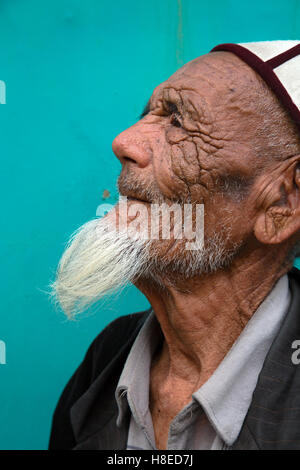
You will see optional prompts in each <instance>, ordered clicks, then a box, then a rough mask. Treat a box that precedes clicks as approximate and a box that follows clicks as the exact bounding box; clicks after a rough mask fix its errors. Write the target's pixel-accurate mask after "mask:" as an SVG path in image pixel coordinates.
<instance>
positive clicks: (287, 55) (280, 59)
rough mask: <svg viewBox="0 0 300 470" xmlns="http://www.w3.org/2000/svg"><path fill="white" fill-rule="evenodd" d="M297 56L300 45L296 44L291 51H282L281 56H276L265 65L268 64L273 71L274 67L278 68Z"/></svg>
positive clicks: (299, 51) (299, 52)
mask: <svg viewBox="0 0 300 470" xmlns="http://www.w3.org/2000/svg"><path fill="white" fill-rule="evenodd" d="M299 54H300V44H297V45H296V46H294V47H292V48H291V49H288V50H287V51H284V52H282V53H281V54H278V55H277V56H275V57H273V58H272V59H269V60H267V62H266V63H267V64H269V65H270V66H271V67H272V69H275V68H276V67H279V65H282V64H283V63H284V62H287V61H288V60H290V59H292V58H293V57H296V56H297V55H299Z"/></svg>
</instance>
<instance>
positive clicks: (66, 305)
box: [50, 209, 238, 317]
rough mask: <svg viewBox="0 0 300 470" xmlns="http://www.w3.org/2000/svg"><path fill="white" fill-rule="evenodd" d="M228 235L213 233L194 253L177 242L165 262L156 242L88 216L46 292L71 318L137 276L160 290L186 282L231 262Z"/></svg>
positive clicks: (75, 235)
mask: <svg viewBox="0 0 300 470" xmlns="http://www.w3.org/2000/svg"><path fill="white" fill-rule="evenodd" d="M114 210H115V209H113V211H114ZM113 211H112V212H113ZM110 214H111V213H110ZM229 233H230V232H229V231H228V230H227V231H226V232H225V231H219V233H215V234H214V235H213V236H212V237H211V238H210V239H209V240H206V242H205V247H204V248H202V249H199V250H194V251H186V250H185V249H184V243H183V241H182V240H181V245H180V249H179V250H178V251H177V253H176V258H175V256H174V259H171V260H170V259H169V260H168V261H166V260H163V259H162V257H161V256H160V254H159V249H158V248H159V241H157V240H156V241H155V242H152V240H150V239H146V240H145V239H141V237H140V236H139V233H138V232H137V233H136V234H134V235H133V234H132V233H131V234H130V235H129V234H128V232H127V231H126V229H125V230H121V229H120V228H119V229H118V230H117V229H116V226H115V224H113V223H112V222H111V217H109V216H107V217H104V218H101V219H93V220H91V221H89V222H87V223H86V224H84V225H83V226H82V227H80V228H79V229H78V230H77V231H76V232H75V233H74V234H73V235H72V237H71V239H70V241H69V243H68V246H67V248H66V250H65V252H64V253H63V255H62V258H61V260H60V262H59V266H58V269H57V275H56V280H55V281H54V282H53V283H52V284H51V286H50V288H51V292H50V295H51V296H52V297H53V298H54V299H55V300H56V301H57V302H58V303H59V304H60V306H61V308H62V309H63V311H64V312H65V313H66V315H67V316H69V317H73V316H74V315H75V314H77V313H80V312H82V311H84V310H85V309H86V308H88V307H89V306H90V305H92V304H94V303H95V302H97V301H98V300H99V299H101V298H102V297H103V296H105V295H109V294H111V293H112V292H114V291H117V290H118V291H119V290H120V289H122V288H123V287H125V286H126V285H127V284H128V283H129V282H133V280H134V281H136V280H138V279H139V278H143V279H146V280H149V281H150V280H152V281H153V280H154V281H155V282H156V283H157V284H158V285H159V286H160V287H162V288H163V287H164V281H167V282H168V285H172V286H173V287H175V288H176V281H175V282H173V281H174V280H175V279H176V275H179V276H180V277H181V279H186V280H188V279H190V278H192V277H195V276H201V275H203V274H207V273H210V272H213V271H216V270H218V269H221V268H224V267H225V266H228V265H229V264H230V262H231V260H232V258H233V257H234V255H235V253H236V252H237V249H238V247H237V246H235V247H234V248H233V249H231V250H228V249H226V242H227V241H228V240H229ZM135 235H136V236H135ZM181 247H182V248H181ZM187 289H188V283H187Z"/></svg>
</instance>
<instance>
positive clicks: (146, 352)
mask: <svg viewBox="0 0 300 470" xmlns="http://www.w3.org/2000/svg"><path fill="white" fill-rule="evenodd" d="M161 340H162V332H161V329H160V326H159V323H158V321H157V319H156V317H155V315H154V312H153V310H151V311H150V314H149V316H148V317H147V319H146V321H145V323H144V325H143V326H142V328H141V330H140V332H139V334H138V336H137V337H136V339H135V341H134V343H133V346H132V348H131V350H130V353H129V355H128V357H127V360H126V362H125V365H124V368H123V371H122V373H121V376H120V378H119V381H118V385H117V388H116V392H115V398H116V401H117V405H118V410H119V413H118V418H117V426H120V425H121V423H122V422H123V419H124V416H125V414H126V412H127V410H128V402H130V406H131V408H134V409H132V412H133V413H134V415H135V418H136V420H137V421H138V422H139V423H140V425H141V426H142V427H144V421H145V419H146V415H148V414H149V380H150V377H149V374H150V366H151V361H152V357H153V355H154V352H155V350H156V348H157V346H158V344H159V343H160V341H161Z"/></svg>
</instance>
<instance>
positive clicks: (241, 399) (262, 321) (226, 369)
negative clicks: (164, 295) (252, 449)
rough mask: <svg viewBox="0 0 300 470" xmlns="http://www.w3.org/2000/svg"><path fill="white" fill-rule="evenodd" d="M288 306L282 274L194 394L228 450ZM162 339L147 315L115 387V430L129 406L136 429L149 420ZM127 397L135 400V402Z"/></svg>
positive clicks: (286, 281) (286, 286)
mask: <svg viewBox="0 0 300 470" xmlns="http://www.w3.org/2000/svg"><path fill="white" fill-rule="evenodd" d="M289 304H290V291H289V287H288V277H287V275H285V276H283V277H282V278H281V279H280V280H279V281H278V282H277V283H276V285H275V286H274V288H273V289H272V291H271V292H270V294H269V295H268V296H267V297H266V298H265V300H264V301H263V302H262V304H261V305H260V307H259V308H258V309H257V311H256V312H255V314H254V315H253V316H252V318H251V319H250V320H249V322H248V323H247V325H246V326H245V328H244V330H243V331H242V333H241V334H240V336H239V337H238V338H237V340H236V341H235V343H234V344H233V346H232V347H231V349H230V350H229V352H228V353H227V354H226V356H225V358H224V359H223V360H222V362H221V363H220V364H219V366H218V367H217V369H216V370H215V372H214V373H213V374H212V375H211V377H210V378H209V379H208V380H207V381H206V382H205V383H204V384H203V385H202V386H201V387H200V388H199V390H197V391H196V392H195V393H194V394H193V398H194V400H196V401H197V402H198V403H199V404H200V405H201V406H202V408H203V409H204V411H205V413H206V415H207V417H208V419H209V421H210V423H211V424H212V426H213V427H214V428H215V430H216V432H217V434H218V435H219V436H220V437H221V438H222V439H223V441H224V442H225V443H226V444H227V445H229V446H230V445H232V444H233V443H234V441H235V440H236V439H237V437H238V435H239V432H240V430H241V427H242V425H243V422H244V419H245V416H246V414H247V411H248V408H249V406H250V403H251V399H252V394H253V391H254V389H255V386H256V383H257V379H258V376H259V373H260V371H261V369H262V366H263V363H264V360H265V357H266V355H267V352H268V350H269V349H270V347H271V344H272V342H273V340H274V338H275V336H276V335H277V333H278V331H279V328H280V325H281V323H282V321H283V319H284V317H285V314H286V313H287V310H288V307H289ZM161 339H162V332H161V329H160V326H159V323H158V321H157V319H156V317H155V315H154V312H153V310H151V312H150V314H149V316H148V318H147V319H146V321H145V323H144V325H143V326H142V328H141V330H140V332H139V334H138V336H137V338H136V340H135V342H134V344H133V346H132V348H131V351H130V353H129V355H128V358H127V360H126V363H125V365H124V368H123V371H122V374H121V376H120V379H119V382H118V385H117V388H116V392H115V397H116V401H117V404H118V410H119V413H118V418H117V425H118V426H120V425H121V423H122V421H123V418H124V416H125V414H126V412H127V410H128V406H129V405H128V402H130V406H131V407H133V406H134V414H135V419H136V420H137V421H138V422H139V424H140V425H141V427H144V426H145V420H146V418H147V417H148V418H149V372H150V366H151V360H152V357H153V354H154V352H155V349H156V348H157V346H158V344H159V342H160V341H161ZM126 395H127V397H126ZM130 396H131V397H133V396H134V400H133V399H130Z"/></svg>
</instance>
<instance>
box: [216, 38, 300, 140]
mask: <svg viewBox="0 0 300 470" xmlns="http://www.w3.org/2000/svg"><path fill="white" fill-rule="evenodd" d="M214 51H228V52H232V53H233V54H235V55H237V56H238V57H239V58H240V59H242V60H243V61H244V62H246V63H247V64H248V65H249V66H250V67H251V68H252V69H254V70H255V71H256V72H257V73H258V74H259V75H260V76H261V77H262V78H263V79H264V81H265V82H266V83H267V84H268V85H269V87H270V88H271V89H272V90H273V92H274V93H275V95H276V96H277V97H278V99H279V100H280V102H281V103H282V104H283V106H284V107H285V108H286V109H287V110H288V111H289V113H290V116H291V117H292V119H293V121H294V122H295V124H296V125H297V127H298V129H299V132H300V41H263V42H249V43H243V44H220V45H219V46H216V47H214V48H213V49H212V50H211V51H210V52H214Z"/></svg>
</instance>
